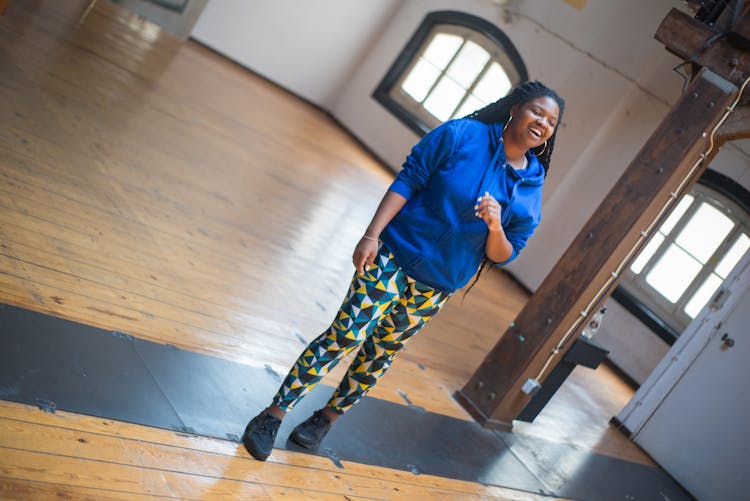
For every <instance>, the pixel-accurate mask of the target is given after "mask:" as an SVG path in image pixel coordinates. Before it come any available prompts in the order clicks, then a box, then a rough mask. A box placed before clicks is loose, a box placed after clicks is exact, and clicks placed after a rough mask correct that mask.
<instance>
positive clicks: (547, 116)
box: [508, 96, 560, 149]
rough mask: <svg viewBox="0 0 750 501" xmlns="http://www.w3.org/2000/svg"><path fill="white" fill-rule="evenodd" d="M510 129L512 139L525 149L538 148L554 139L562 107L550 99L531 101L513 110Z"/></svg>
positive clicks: (546, 97) (538, 98)
mask: <svg viewBox="0 0 750 501" xmlns="http://www.w3.org/2000/svg"><path fill="white" fill-rule="evenodd" d="M511 115H512V116H513V120H511V122H510V125H509V126H508V129H509V131H510V133H511V136H512V138H513V139H514V140H515V141H516V142H518V144H519V146H521V147H523V148H524V149H530V148H536V147H538V146H541V145H542V144H544V142H545V141H546V140H547V139H549V138H550V137H552V134H553V133H554V132H555V127H557V121H558V119H559V116H560V107H559V106H558V105H557V102H556V101H555V100H554V99H553V98H551V97H549V96H542V97H536V98H534V99H531V100H529V101H527V102H525V103H523V104H520V105H516V106H514V107H513V108H511Z"/></svg>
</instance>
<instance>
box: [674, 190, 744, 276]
mask: <svg viewBox="0 0 750 501" xmlns="http://www.w3.org/2000/svg"><path fill="white" fill-rule="evenodd" d="M733 227H734V222H733V221H732V220H731V219H729V218H728V217H727V216H725V215H724V214H722V212H721V211H719V210H718V209H716V208H714V207H712V206H711V205H709V204H707V203H705V202H704V203H702V204H701V206H700V208H699V209H698V210H697V211H696V213H695V214H693V217H691V218H690V221H688V224H687V225H686V226H685V228H683V229H682V231H681V232H680V235H679V236H678V237H677V240H675V242H677V243H678V244H679V245H680V247H682V248H683V249H685V250H686V251H688V252H689V253H690V254H692V255H693V256H695V258H696V259H698V260H699V261H700V262H701V263H703V264H705V263H706V261H708V258H710V257H711V254H713V253H714V251H715V250H716V248H717V247H719V245H721V242H722V241H723V240H724V238H725V237H726V236H727V235H728V234H729V232H730V231H732V228H733Z"/></svg>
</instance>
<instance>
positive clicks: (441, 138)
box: [388, 121, 457, 200]
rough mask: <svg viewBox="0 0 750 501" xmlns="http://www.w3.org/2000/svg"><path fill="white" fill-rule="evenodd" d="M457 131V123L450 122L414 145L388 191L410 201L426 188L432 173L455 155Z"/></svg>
mask: <svg viewBox="0 0 750 501" xmlns="http://www.w3.org/2000/svg"><path fill="white" fill-rule="evenodd" d="M456 129H457V126H456V122H455V121H448V122H445V123H444V124H442V125H439V126H438V127H435V128H434V129H432V130H431V131H430V132H429V133H428V134H427V135H426V136H424V137H423V138H422V140H421V141H419V142H418V143H417V144H416V145H414V147H413V148H412V150H411V153H410V154H409V156H407V157H406V161H405V162H404V165H403V168H402V169H401V172H399V173H398V175H397V176H396V179H395V180H394V181H393V183H392V184H391V186H390V188H388V189H389V190H390V191H394V192H396V193H398V194H399V195H402V196H403V197H404V198H406V199H407V200H408V199H409V198H411V196H412V195H413V194H414V192H416V191H419V190H421V189H422V188H424V187H425V186H426V185H427V182H428V181H429V180H430V176H431V175H432V173H433V172H435V170H437V168H438V167H439V166H440V165H441V164H442V163H443V162H445V160H446V159H448V158H449V157H450V156H451V154H452V153H453V150H454V148H455V146H456V143H457V130H456Z"/></svg>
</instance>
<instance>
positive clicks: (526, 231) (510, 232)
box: [495, 218, 539, 266]
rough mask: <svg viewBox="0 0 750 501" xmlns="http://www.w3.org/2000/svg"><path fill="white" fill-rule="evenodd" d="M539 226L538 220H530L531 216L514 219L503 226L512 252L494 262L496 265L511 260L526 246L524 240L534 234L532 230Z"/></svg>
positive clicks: (504, 263) (501, 264)
mask: <svg viewBox="0 0 750 501" xmlns="http://www.w3.org/2000/svg"><path fill="white" fill-rule="evenodd" d="M537 226H539V220H538V219H537V220H536V221H534V220H532V218H526V219H523V220H521V221H514V222H512V223H511V224H510V225H508V227H507V228H503V230H504V231H505V238H507V239H508V241H509V242H510V243H511V245H512V246H513V252H512V253H511V255H510V257H509V258H508V259H506V260H505V261H502V262H500V263H495V264H496V265H498V266H505V265H506V264H508V263H510V262H511V261H513V260H514V259H515V258H517V257H518V255H519V254H520V253H521V251H522V250H523V249H524V247H526V242H527V241H528V240H529V238H531V235H533V234H534V230H536V227H537Z"/></svg>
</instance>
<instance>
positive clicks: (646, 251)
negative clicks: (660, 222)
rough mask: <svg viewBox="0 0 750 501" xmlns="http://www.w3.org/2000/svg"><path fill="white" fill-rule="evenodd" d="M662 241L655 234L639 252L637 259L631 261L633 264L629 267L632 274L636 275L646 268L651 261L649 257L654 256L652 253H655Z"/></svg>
mask: <svg viewBox="0 0 750 501" xmlns="http://www.w3.org/2000/svg"><path fill="white" fill-rule="evenodd" d="M663 241H664V237H663V236H662V235H661V234H659V233H656V234H655V235H654V236H653V237H652V238H651V240H649V242H648V244H646V247H644V248H643V250H641V253H640V254H638V257H637V258H636V259H635V261H633V264H631V265H630V269H631V270H632V272H633V273H635V274H636V275H637V274H638V273H640V272H641V271H643V268H644V267H645V266H646V264H647V263H648V262H649V260H650V259H651V256H653V255H654V252H656V249H658V248H659V246H660V245H661V243H662V242H663Z"/></svg>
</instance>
